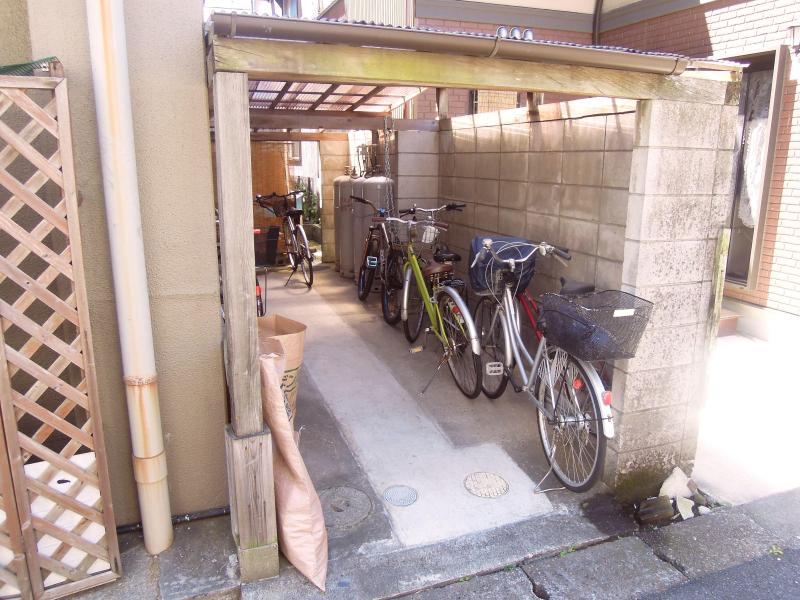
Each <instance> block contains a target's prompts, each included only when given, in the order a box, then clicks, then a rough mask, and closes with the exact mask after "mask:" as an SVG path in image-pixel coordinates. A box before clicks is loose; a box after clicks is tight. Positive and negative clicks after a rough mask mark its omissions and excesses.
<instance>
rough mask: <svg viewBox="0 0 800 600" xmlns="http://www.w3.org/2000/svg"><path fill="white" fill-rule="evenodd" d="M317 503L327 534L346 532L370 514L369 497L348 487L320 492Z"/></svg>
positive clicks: (370, 504) (370, 503)
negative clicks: (320, 507)
mask: <svg viewBox="0 0 800 600" xmlns="http://www.w3.org/2000/svg"><path fill="white" fill-rule="evenodd" d="M319 501H320V504H322V514H323V515H324V517H325V525H326V526H327V528H328V531H329V532H338V531H346V530H348V529H350V528H352V527H354V526H356V525H358V524H359V523H360V522H361V521H363V520H364V519H366V518H367V517H368V516H369V514H370V513H371V512H372V501H371V500H370V499H369V496H367V495H366V494H365V493H364V492H362V491H361V490H358V489H356V488H352V487H348V486H340V487H333V488H328V489H327V490H322V491H321V492H320V493H319Z"/></svg>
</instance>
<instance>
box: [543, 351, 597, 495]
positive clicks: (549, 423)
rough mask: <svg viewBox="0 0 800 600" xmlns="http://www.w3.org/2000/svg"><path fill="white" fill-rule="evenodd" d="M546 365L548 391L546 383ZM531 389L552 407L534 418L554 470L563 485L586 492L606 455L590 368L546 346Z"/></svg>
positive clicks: (563, 352) (595, 479)
mask: <svg viewBox="0 0 800 600" xmlns="http://www.w3.org/2000/svg"><path fill="white" fill-rule="evenodd" d="M548 364H549V365H550V367H551V370H552V379H553V388H552V390H551V389H550V387H549V385H548V383H547V376H546V369H547V365H548ZM589 368H592V367H589ZM533 390H534V392H535V393H536V396H537V398H538V399H539V401H540V402H542V403H543V404H544V405H546V406H548V407H550V408H552V409H553V416H552V417H548V416H547V415H546V414H545V413H543V412H542V411H541V410H540V411H539V419H538V420H539V435H540V437H541V441H542V448H543V449H544V453H545V456H547V459H548V461H549V462H550V465H551V466H552V467H553V472H554V473H555V474H556V477H558V479H559V480H560V481H561V483H563V484H564V486H565V487H566V488H567V489H569V490H571V491H573V492H585V491H586V490H588V489H589V488H591V487H592V485H594V483H595V481H597V479H598V477H600V474H601V473H602V471H603V461H604V460H605V455H606V437H605V435H604V434H603V427H602V421H601V419H602V417H601V413H600V402H601V399H600V398H599V397H598V392H597V390H595V387H594V385H593V384H592V381H591V379H590V377H589V373H588V372H587V371H586V369H585V368H584V367H583V365H581V363H579V362H578V361H577V360H576V359H575V358H574V357H572V356H571V355H569V354H567V353H566V352H565V351H564V350H562V349H561V348H550V350H549V351H548V355H547V357H545V359H544V360H543V361H542V363H541V365H540V366H539V370H538V373H537V374H536V380H535V381H534V386H533ZM551 392H552V395H551Z"/></svg>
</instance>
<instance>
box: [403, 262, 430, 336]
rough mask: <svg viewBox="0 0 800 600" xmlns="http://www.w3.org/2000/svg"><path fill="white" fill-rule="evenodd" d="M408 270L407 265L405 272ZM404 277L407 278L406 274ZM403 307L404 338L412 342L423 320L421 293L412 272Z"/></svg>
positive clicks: (423, 309)
mask: <svg viewBox="0 0 800 600" xmlns="http://www.w3.org/2000/svg"><path fill="white" fill-rule="evenodd" d="M410 270H411V267H408V270H407V271H406V274H408V271H410ZM406 279H408V275H407V276H406ZM405 309H406V320H405V321H403V333H404V334H405V336H406V339H407V340H408V341H409V342H411V343H412V344H413V343H414V342H416V341H417V338H418V337H419V332H420V331H422V322H423V321H424V320H425V303H424V302H423V300H422V294H421V293H420V291H419V286H418V285H417V280H416V279H415V278H414V273H413V272H412V273H411V279H410V280H409V281H408V298H407V300H406V305H405Z"/></svg>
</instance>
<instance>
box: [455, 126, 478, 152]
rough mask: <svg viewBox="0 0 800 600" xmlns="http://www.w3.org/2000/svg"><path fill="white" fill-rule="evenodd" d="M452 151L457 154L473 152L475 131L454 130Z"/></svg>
mask: <svg viewBox="0 0 800 600" xmlns="http://www.w3.org/2000/svg"><path fill="white" fill-rule="evenodd" d="M453 150H454V151H455V152H458V153H463V152H475V130H474V129H454V130H453Z"/></svg>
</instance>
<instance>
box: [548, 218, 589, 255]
mask: <svg viewBox="0 0 800 600" xmlns="http://www.w3.org/2000/svg"><path fill="white" fill-rule="evenodd" d="M557 243H558V244H560V245H562V246H566V247H567V248H569V249H570V250H575V251H577V252H584V253H586V254H592V255H594V254H596V252H597V223H591V222H589V221H579V220H578V219H567V218H563V217H562V218H561V219H560V220H559V227H558V242H557Z"/></svg>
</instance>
